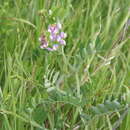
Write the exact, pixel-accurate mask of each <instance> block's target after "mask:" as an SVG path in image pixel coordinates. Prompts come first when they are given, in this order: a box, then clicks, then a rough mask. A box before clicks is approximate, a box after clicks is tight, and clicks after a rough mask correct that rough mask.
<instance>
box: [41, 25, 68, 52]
mask: <svg viewBox="0 0 130 130" xmlns="http://www.w3.org/2000/svg"><path fill="white" fill-rule="evenodd" d="M61 30H62V26H61V24H60V23H57V24H53V25H49V26H48V32H49V40H48V41H50V42H52V43H53V45H52V47H49V43H48V41H47V40H46V37H45V35H42V36H41V37H40V38H39V40H40V42H41V48H42V49H46V50H48V51H56V50H57V49H58V48H59V46H60V45H63V46H65V45H66V41H65V38H66V37H67V34H66V33H65V32H63V31H61Z"/></svg>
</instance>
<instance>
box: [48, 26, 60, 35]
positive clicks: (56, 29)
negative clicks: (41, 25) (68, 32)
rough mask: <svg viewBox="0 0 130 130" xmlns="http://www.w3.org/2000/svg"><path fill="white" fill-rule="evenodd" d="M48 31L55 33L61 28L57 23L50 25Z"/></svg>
mask: <svg viewBox="0 0 130 130" xmlns="http://www.w3.org/2000/svg"><path fill="white" fill-rule="evenodd" d="M48 32H50V33H53V34H57V33H58V32H59V28H58V27H57V26H56V24H54V25H49V27H48Z"/></svg>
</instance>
